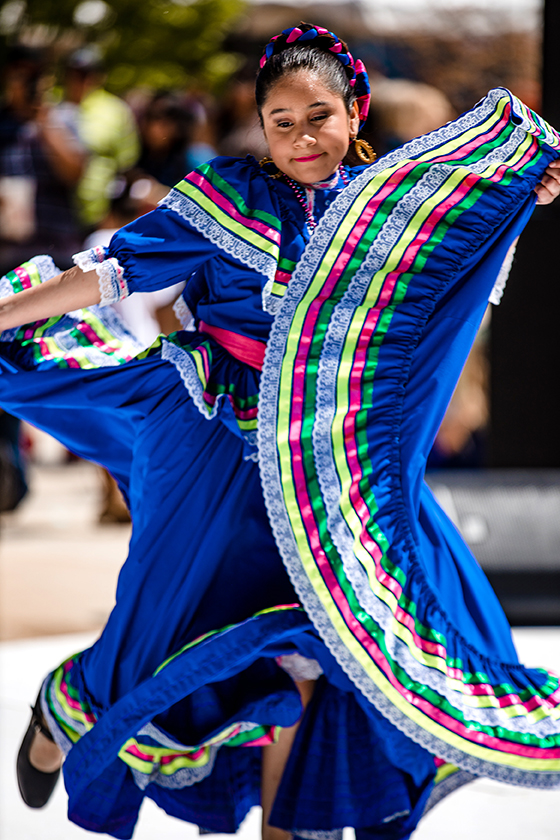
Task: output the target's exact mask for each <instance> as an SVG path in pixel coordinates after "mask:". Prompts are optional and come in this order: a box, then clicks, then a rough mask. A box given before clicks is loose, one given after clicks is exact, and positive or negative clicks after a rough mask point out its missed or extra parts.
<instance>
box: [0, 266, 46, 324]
mask: <svg viewBox="0 0 560 840" xmlns="http://www.w3.org/2000/svg"><path fill="white" fill-rule="evenodd" d="M27 262H30V263H33V264H34V265H35V266H37V270H38V272H39V279H40V281H41V283H44V282H45V281H46V280H51V279H52V278H53V277H56V275H57V274H60V273H61V271H60V268H57V266H56V265H55V263H54V260H53V258H52V257H49V256H48V254H39V255H38V256H36V257H31V259H30V260H27ZM15 294H16V293H15V292H14V287H13V286H12V284H11V282H10V281H9V280H8V277H7V276H6V275H4V276H3V277H1V278H0V299H1V298H6V297H11V296H12V295H15ZM8 332H10V331H9V330H5V332H4V333H2V335H5V334H6V333H8Z"/></svg>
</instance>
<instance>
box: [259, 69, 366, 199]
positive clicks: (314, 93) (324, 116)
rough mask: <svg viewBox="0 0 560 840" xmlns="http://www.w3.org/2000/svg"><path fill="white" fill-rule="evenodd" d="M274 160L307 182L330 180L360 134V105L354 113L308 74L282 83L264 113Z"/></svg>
mask: <svg viewBox="0 0 560 840" xmlns="http://www.w3.org/2000/svg"><path fill="white" fill-rule="evenodd" d="M262 120H263V128H264V133H265V136H266V139H267V141H268V146H269V149H270V156H271V158H272V160H273V161H274V163H275V164H276V166H277V167H278V169H280V170H281V171H282V172H285V174H286V175H288V176H289V177H290V178H293V179H294V180H296V181H299V182H300V183H304V184H312V183H314V182H315V181H325V180H326V179H327V178H329V177H330V176H331V175H332V174H333V173H334V172H335V170H336V168H337V166H338V164H339V163H340V161H341V160H342V158H343V157H344V156H345V155H346V152H347V151H348V145H349V142H350V138H351V137H355V136H356V134H357V133H358V128H359V124H360V118H359V116H358V106H357V104H356V103H354V105H353V106H352V108H351V110H350V113H348V109H347V108H346V104H345V103H344V101H343V99H342V98H341V97H340V95H339V94H336V93H333V92H332V91H330V90H329V89H328V88H327V87H325V85H324V84H323V82H322V81H321V80H320V78H319V77H318V76H317V75H316V74H315V73H311V72H308V71H305V70H301V71H299V72H297V73H294V74H291V75H290V76H287V77H286V78H285V79H282V80H281V81H279V82H277V83H276V84H275V85H274V87H273V88H272V90H271V91H270V93H269V94H268V96H267V98H266V101H265V103H264V107H263V109H262Z"/></svg>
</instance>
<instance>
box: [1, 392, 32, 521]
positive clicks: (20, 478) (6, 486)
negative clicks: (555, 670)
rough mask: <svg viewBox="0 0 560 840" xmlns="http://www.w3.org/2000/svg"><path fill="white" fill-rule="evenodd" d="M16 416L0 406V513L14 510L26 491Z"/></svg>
mask: <svg viewBox="0 0 560 840" xmlns="http://www.w3.org/2000/svg"><path fill="white" fill-rule="evenodd" d="M20 426H21V421H20V420H19V418H18V417H13V416H12V415H11V414H7V412H5V411H2V409H1V408H0V513H4V512H5V511H11V510H15V509H16V507H17V506H18V505H19V503H20V502H21V500H22V499H23V498H24V496H25V494H26V493H27V481H26V470H25V458H24V454H23V452H22V447H21V446H20Z"/></svg>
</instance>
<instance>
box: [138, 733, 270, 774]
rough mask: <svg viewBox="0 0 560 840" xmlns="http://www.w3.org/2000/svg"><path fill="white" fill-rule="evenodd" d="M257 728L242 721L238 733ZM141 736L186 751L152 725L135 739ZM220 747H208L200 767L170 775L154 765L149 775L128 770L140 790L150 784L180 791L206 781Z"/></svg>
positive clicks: (170, 747) (164, 745)
mask: <svg viewBox="0 0 560 840" xmlns="http://www.w3.org/2000/svg"><path fill="white" fill-rule="evenodd" d="M258 726H259V724H257V723H252V722H250V721H242V722H241V723H240V724H239V729H238V732H239V733H240V732H250V731H251V730H252V729H255V728H256V727H258ZM141 735H149V736H150V737H151V738H152V739H153V740H154V741H156V743H158V744H160V745H161V746H163V747H167V748H168V749H176V750H177V751H178V752H179V751H182V750H186V749H187V747H185V746H184V745H183V744H179V743H177V742H176V741H172V740H171V739H170V738H168V737H166V736H164V734H163V733H162V732H160V730H159V729H158V728H157V727H156V726H154V724H153V723H149V724H147V725H146V726H144V727H143V728H142V729H141V730H140V731H139V732H138V735H137V736H136V737H139V736H141ZM222 746H223V744H213V745H211V746H210V747H209V750H208V753H209V755H208V761H207V763H206V764H204V765H203V766H202V767H181V768H180V769H179V770H177V771H176V772H175V773H172V774H171V775H167V774H165V773H161V772H160V767H159V765H156V766H155V767H154V769H153V771H152V772H151V773H142V772H140V771H139V770H135V769H134V768H130V769H131V770H132V775H133V776H134V782H135V784H136V786H137V787H139V788H140V789H141V790H145V789H146V788H147V787H148V785H149V784H152V783H153V784H156V785H158V787H163V788H167V790H180V789H181V788H185V787H191V786H192V785H196V784H197V783H198V782H201V781H202V779H206V778H207V776H209V775H210V774H211V772H212V770H213V769H214V764H215V761H216V756H217V755H218V750H219V749H220V747H222Z"/></svg>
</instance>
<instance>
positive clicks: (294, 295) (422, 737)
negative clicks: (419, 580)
mask: <svg viewBox="0 0 560 840" xmlns="http://www.w3.org/2000/svg"><path fill="white" fill-rule="evenodd" d="M505 96H507V97H508V98H509V99H510V102H512V104H515V103H514V100H513V97H512V96H511V94H509V92H507V91H505V90H504V89H497V90H494V91H491V92H490V93H489V94H488V96H487V97H486V98H485V99H484V100H482V101H481V103H479V104H478V105H477V106H476V107H475V108H474V109H473V110H472V111H470V112H468V113H467V114H464V115H463V116H462V117H460V118H459V119H458V120H456V121H454V122H453V123H450V124H448V125H446V126H443V127H442V128H441V129H438V130H437V131H435V132H432V133H431V134H430V135H427V136H425V137H420V138H416V139H415V140H412V141H411V142H410V143H408V144H406V146H404V147H402V148H400V149H397V150H395V151H394V152H392V153H390V154H389V155H387V156H386V157H384V158H383V159H382V160H381V161H379V162H378V163H377V164H373V166H371V167H369V168H368V169H367V170H365V171H364V172H363V173H362V174H361V175H359V176H358V178H356V179H355V180H354V181H353V182H352V183H351V184H350V185H349V186H348V187H347V188H346V189H345V190H344V191H343V192H342V193H341V194H340V195H339V196H338V197H337V198H336V199H335V201H334V202H333V204H332V205H331V207H330V208H329V210H328V211H327V212H326V213H325V215H324V216H323V217H322V219H321V220H320V222H319V225H318V227H317V229H316V230H315V233H314V235H313V237H312V238H311V240H310V242H309V243H308V245H307V246H306V248H305V251H304V254H303V256H302V257H301V259H300V261H299V263H298V266H297V268H296V271H295V272H294V274H293V276H292V280H291V282H290V285H289V287H288V290H287V293H286V295H285V296H284V298H283V299H282V301H281V306H280V307H279V311H278V313H277V315H276V319H275V322H274V324H273V327H272V330H271V333H270V337H269V342H268V348H267V354H266V358H265V363H264V367H263V372H262V379H261V389H260V402H259V455H260V458H259V463H260V470H261V482H262V486H263V494H264V498H265V503H266V507H267V511H268V514H269V519H270V522H271V526H272V530H273V533H274V537H275V540H276V543H277V545H278V548H279V550H280V553H281V555H282V558H283V560H284V563H285V566H286V568H287V570H288V573H289V575H290V578H291V580H292V583H293V585H294V588H295V589H296V592H297V593H298V595H299V597H300V600H301V602H302V604H303V605H304V607H305V610H306V612H307V614H308V615H309V617H310V618H311V620H312V621H313V624H314V625H315V627H316V628H317V630H318V632H319V633H320V635H321V636H322V638H323V640H324V642H325V644H326V645H327V647H328V648H329V650H330V651H331V653H332V654H333V656H334V657H335V659H336V660H337V661H338V663H339V664H340V665H341V667H342V668H343V670H344V671H345V672H346V673H347V674H348V676H349V677H350V679H351V680H352V681H353V682H354V684H355V685H356V686H357V687H358V688H359V689H360V690H361V691H362V693H363V694H364V695H365V696H366V697H367V698H368V699H369V700H370V702H372V703H373V705H374V706H375V707H376V708H377V709H378V710H379V711H380V712H381V713H382V714H383V715H384V716H385V717H387V719H388V720H390V721H391V722H392V723H393V724H394V725H395V726H397V727H398V728H399V729H400V730H401V731H402V732H404V733H405V735H407V736H408V737H409V738H411V740H413V741H415V742H417V743H419V744H420V745H421V746H423V747H424V748H426V749H427V750H428V751H430V752H432V753H434V754H437V755H440V756H442V757H443V758H444V759H445V760H446V761H448V762H449V763H451V764H455V765H456V766H459V767H461V768H463V769H464V770H467V771H469V772H471V773H472V774H473V775H487V776H490V777H492V778H495V779H497V780H498V781H505V782H509V783H514V784H518V785H526V786H530V787H542V788H548V787H556V786H558V785H559V784H560V774H558V773H534V772H531V773H528V772H525V771H522V770H517V769H516V768H512V767H506V766H503V765H500V764H494V763H492V762H489V761H485V760H481V759H478V758H475V757H473V756H471V755H469V754H468V753H465V752H463V751H462V750H459V749H456V748H454V747H451V746H450V745H449V744H447V742H445V741H443V740H441V739H439V738H437V737H435V736H433V735H432V734H431V733H430V732H428V731H426V730H425V729H423V728H422V727H420V726H419V725H417V724H416V723H414V722H413V721H412V720H411V719H410V718H409V717H408V716H407V715H406V714H405V713H403V712H401V711H400V710H399V709H397V708H396V707H395V706H394V705H393V704H392V703H391V702H390V701H389V700H388V699H387V697H386V696H385V694H384V693H383V692H382V691H381V690H380V689H379V688H378V687H377V686H376V684H375V683H374V682H373V681H372V679H371V678H370V677H369V675H368V674H367V673H366V672H365V671H364V670H363V668H362V667H361V665H360V663H359V662H358V661H357V660H355V658H354V657H353V656H352V654H351V653H350V651H349V650H348V649H347V648H346V647H345V645H344V644H343V643H342V642H341V640H340V638H339V636H338V634H337V632H336V629H335V628H334V626H333V625H332V623H331V621H330V618H329V616H328V614H327V612H326V610H325V608H324V607H323V605H322V603H321V601H320V599H319V598H318V596H317V593H316V592H315V590H314V588H313V587H312V585H311V583H310V581H309V579H308V577H307V575H306V572H305V569H304V568H303V566H302V563H301V559H300V557H299V553H298V550H297V544H296V542H295V538H294V535H293V532H292V529H291V525H290V520H289V517H288V515H287V511H286V508H285V504H284V498H283V493H282V483H281V477H280V472H279V464H278V454H277V449H276V417H277V401H278V390H279V375H280V371H281V367H282V358H283V354H284V348H285V343H286V338H287V335H288V333H289V329H290V324H291V320H292V317H293V313H294V312H295V309H296V308H297V305H298V303H299V301H300V300H301V297H302V295H303V293H304V292H305V290H306V289H307V287H308V284H309V282H310V280H311V278H312V277H313V276H314V273H315V271H316V269H317V267H318V264H319V261H320V260H321V258H322V256H323V253H324V250H325V249H326V248H327V247H328V245H329V242H330V241H331V239H332V236H333V235H334V234H335V232H336V229H337V225H338V220H339V219H340V217H341V216H342V215H343V214H344V213H345V211H346V210H347V209H348V207H349V205H350V203H351V202H352V201H353V200H354V199H355V197H356V195H357V194H358V192H359V191H360V190H361V189H362V187H364V186H365V185H366V184H367V183H368V182H369V181H370V180H371V179H372V178H373V177H374V176H375V175H376V174H378V173H379V172H381V171H382V170H383V169H386V168H389V167H391V166H393V165H395V164H397V163H399V162H400V161H402V160H404V159H406V158H410V157H415V156H418V155H419V154H421V153H423V152H425V151H427V150H428V149H430V148H432V147H433V146H435V145H439V144H440V143H442V142H444V141H448V140H451V139H453V138H455V137H457V136H458V135H460V134H462V133H463V132H465V131H466V130H468V129H469V128H471V127H473V126H475V125H477V124H479V123H480V122H481V120H484V119H485V118H486V117H487V116H489V115H491V114H492V113H493V112H495V107H496V104H497V103H498V102H499V100H500V99H502V98H504V97H505ZM516 122H517V123H518V124H519V125H520V128H519V129H517V130H514V131H513V132H512V136H511V138H510V140H509V141H508V143H506V144H504V145H503V146H502V147H500V148H499V149H497V150H494V152H492V153H490V154H489V155H488V156H487V157H486V158H485V159H484V160H483V161H481V162H479V163H478V164H477V165H476V167H472V169H473V170H474V171H476V170H481V169H483V168H485V167H486V166H487V165H488V163H489V162H493V161H499V160H500V158H502V157H503V158H504V159H507V156H509V154H511V152H512V151H513V149H514V148H515V147H516V146H518V145H519V143H520V142H522V140H523V138H524V134H525V131H524V129H527V128H530V123H529V121H528V120H526V119H525V118H524V117H522V116H521V117H518V120H517V121H516ZM551 136H552V135H551ZM553 139H554V142H556V140H555V138H553ZM442 167H444V169H442ZM445 169H447V171H450V170H449V168H448V165H439V166H438V167H437V168H436V170H435V171H437V170H439V171H440V172H441V174H443V173H444V172H445ZM426 180H427V181H429V180H431V178H430V177H428V178H427V179H426ZM407 203H410V198H409V197H404V198H403V199H402V201H401V205H402V206H401V209H402V210H404V209H405V206H406V204H407ZM408 209H409V208H408ZM398 223H399V214H398V213H396V214H395V219H393V224H397V225H398ZM381 243H382V240H381V241H379V242H378V240H377V239H376V247H377V246H378V245H381ZM370 276H371V274H370ZM355 292H356V290H355V289H353V290H352V292H351V291H350V289H349V290H348V293H347V294H348V295H350V294H352V293H355ZM346 304H348V300H347V301H346ZM321 363H322V364H323V365H324V366H325V367H327V366H328V365H331V364H333V365H335V366H336V365H337V360H336V359H333V360H327V359H325V358H324V357H323V358H322V359H321ZM334 396H336V395H334ZM325 408H326V406H325ZM318 413H320V412H318ZM330 524H333V523H332V522H331V523H330ZM335 531H336V529H335ZM344 536H346V537H347V536H348V535H347V534H346V535H344ZM343 541H344V542H345V541H346V540H345V539H344V540H343ZM355 568H356V571H358V570H357V564H355ZM360 589H362V586H359V585H358V590H360ZM360 597H363V589H362V592H361V593H360ZM378 606H381V605H380V604H379V605H378ZM381 610H383V608H382V607H381ZM388 617H389V616H387V618H388ZM391 617H392V615H391ZM391 636H393V634H392V633H391V632H390V630H389V631H388V632H387V635H386V639H387V641H388V642H389V643H390V644H391V649H392V650H394V652H395V655H396V658H397V661H398V660H399V658H401V657H402V658H407V657H408V656H410V652H409V651H408V649H407V651H404V650H403V649H402V648H403V647H404V646H401V647H400V648H399V644H400V643H399V642H398V640H397V641H396V640H394V638H391ZM409 665H410V663H407V667H408V666H409ZM418 666H419V664H418V663H417V667H418ZM419 667H420V668H421V673H422V680H421V681H423V682H424V683H428V679H427V675H426V673H425V671H426V670H427V669H423V670H422V666H419ZM458 699H459V701H461V700H462V698H457V696H456V693H455V694H454V695H453V700H454V705H457V701H458ZM459 705H462V704H461V703H460V702H459ZM462 710H463V711H464V712H465V713H466V714H467V715H468V716H472V714H473V709H472V708H470V707H468V706H465V705H462ZM485 711H486V710H485ZM490 715H491V716H492V715H495V711H494V710H490ZM503 724H504V720H503V718H500V725H503ZM510 725H511V722H509V723H508V726H510ZM531 731H532V732H535V728H534V727H532V728H531Z"/></svg>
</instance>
